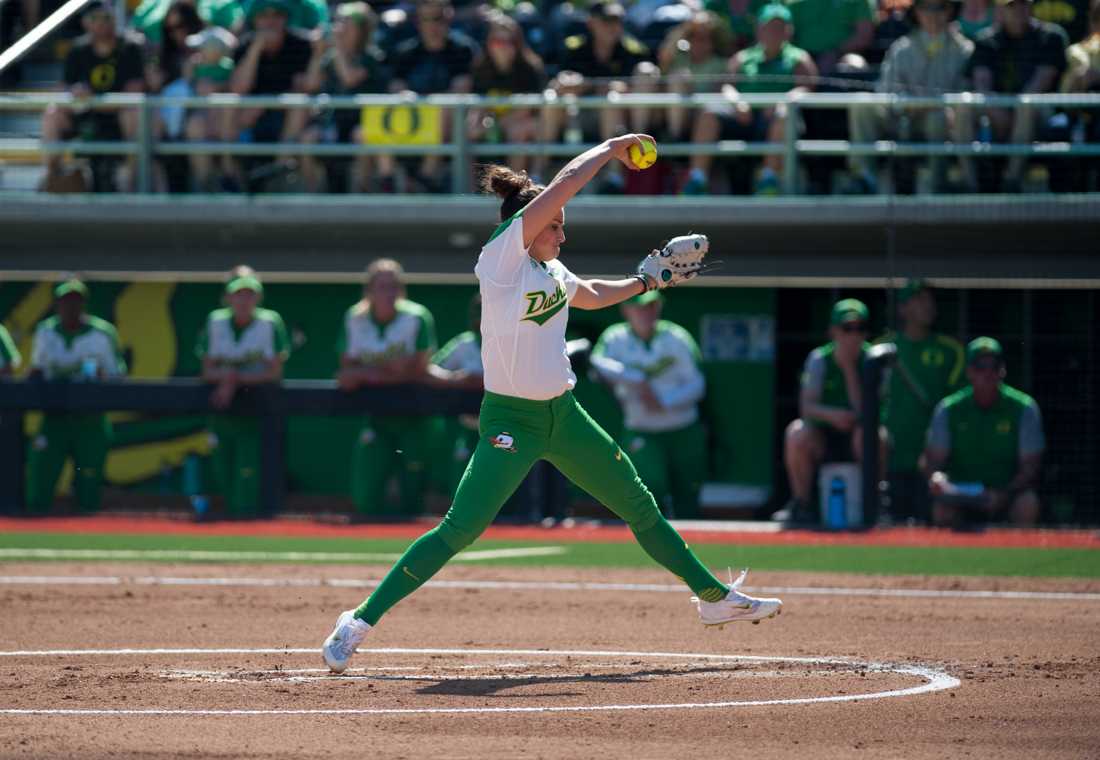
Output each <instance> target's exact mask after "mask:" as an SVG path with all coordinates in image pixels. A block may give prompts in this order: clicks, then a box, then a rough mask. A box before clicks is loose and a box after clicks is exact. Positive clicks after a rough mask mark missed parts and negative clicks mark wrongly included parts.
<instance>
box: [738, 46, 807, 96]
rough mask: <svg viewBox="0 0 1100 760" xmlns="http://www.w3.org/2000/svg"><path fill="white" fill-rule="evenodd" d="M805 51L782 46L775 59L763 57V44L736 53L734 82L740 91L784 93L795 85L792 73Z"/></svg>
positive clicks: (803, 56)
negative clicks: (735, 80)
mask: <svg viewBox="0 0 1100 760" xmlns="http://www.w3.org/2000/svg"><path fill="white" fill-rule="evenodd" d="M805 57H806V51H805V50H803V49H801V48H797V47H795V46H794V45H792V44H790V43H789V42H785V43H783V47H782V48H781V49H780V50H779V55H777V56H776V57H775V58H770V59H769V58H765V57H764V47H763V45H753V46H752V47H750V48H745V49H744V50H742V51H741V52H740V53H738V54H737V62H738V69H737V82H735V84H734V86H735V87H737V89H738V90H739V91H740V92H746V93H752V92H786V91H787V90H790V89H791V88H793V87H794V86H795V83H794V72H795V68H796V67H797V66H798V63H799V61H801V60H803V59H804V58H805Z"/></svg>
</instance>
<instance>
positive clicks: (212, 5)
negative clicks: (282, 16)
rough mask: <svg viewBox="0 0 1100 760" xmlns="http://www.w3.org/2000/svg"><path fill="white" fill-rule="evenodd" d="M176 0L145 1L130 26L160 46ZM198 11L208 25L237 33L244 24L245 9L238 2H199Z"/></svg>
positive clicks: (132, 18) (232, 0) (200, 0)
mask: <svg viewBox="0 0 1100 760" xmlns="http://www.w3.org/2000/svg"><path fill="white" fill-rule="evenodd" d="M174 2H175V0H145V2H143V3H142V4H141V5H139V6H138V7H137V10H135V11H134V15H133V16H132V17H131V19H130V26H131V27H132V28H133V29H136V30H137V31H139V32H141V33H142V34H144V35H145V39H146V40H147V41H148V42H149V43H151V44H153V45H158V44H160V41H161V37H162V34H161V27H162V26H163V24H164V17H165V16H166V15H168V9H169V8H171V7H172V3H174ZM196 10H197V11H198V13H199V18H201V19H202V20H203V21H205V22H206V23H207V24H211V25H213V26H220V27H222V28H223V29H229V30H230V31H236V30H237V29H239V28H240V26H241V25H242V24H243V23H244V8H243V7H242V4H241V3H240V2H238V0H198V5H197V7H196Z"/></svg>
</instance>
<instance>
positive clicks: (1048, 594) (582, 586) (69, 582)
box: [0, 547, 1100, 602]
mask: <svg viewBox="0 0 1100 760" xmlns="http://www.w3.org/2000/svg"><path fill="white" fill-rule="evenodd" d="M547 548H551V547H547ZM459 556H461V555H459ZM380 582H381V581H379V580H372V579H360V578H251V577H235V578H203V577H186V576H184V577H181V576H160V575H138V576H123V575H94V576H92V575H90V576H83V575H0V586H19V585H43V586H120V585H124V584H133V585H135V586H240V587H272V588H288V587H290V588H294V587H300V588H320V587H328V588H362V589H366V588H374V587H375V586H377V585H378V584H379V583H380ZM424 585H425V586H426V587H428V588H445V589H480V590H507V591H645V592H656V593H677V594H683V593H687V592H686V591H685V590H684V587H683V586H680V585H677V584H666V583H596V582H580V581H477V580H464V581H428V582H427V583H425V584H424ZM745 590H747V591H755V592H757V593H762V594H787V595H793V596H851V597H887V598H903V599H1015V600H1038V601H1073V602H1100V593H1096V592H1089V591H998V590H992V589H990V590H964V589H920V588H859V587H844V586H745Z"/></svg>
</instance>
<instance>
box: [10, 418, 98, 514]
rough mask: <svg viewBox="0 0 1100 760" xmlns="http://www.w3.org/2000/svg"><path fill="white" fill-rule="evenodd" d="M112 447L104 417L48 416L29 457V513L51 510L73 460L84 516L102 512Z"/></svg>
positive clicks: (74, 480)
mask: <svg viewBox="0 0 1100 760" xmlns="http://www.w3.org/2000/svg"><path fill="white" fill-rule="evenodd" d="M110 446H111V423H110V422H108V421H107V415H105V414H65V413H62V414H46V415H43V417H42V426H41V427H40V428H39V429H38V434H37V435H35V436H34V437H33V438H32V439H31V443H30V451H29V452H28V456H27V511H28V512H30V513H32V514H39V513H42V512H45V511H46V510H47V509H49V507H50V505H51V504H52V503H53V497H54V492H55V491H56V490H57V479H58V478H59V477H61V470H62V469H63V468H64V466H65V460H66V459H68V458H69V457H72V459H73V490H74V491H75V493H76V503H77V506H78V507H79V508H80V510H81V511H82V512H92V511H94V510H96V509H99V501H100V490H101V486H102V484H103V466H104V464H106V462H107V450H108V449H109V448H110Z"/></svg>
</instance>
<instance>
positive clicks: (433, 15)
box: [390, 0, 479, 192]
mask: <svg viewBox="0 0 1100 760" xmlns="http://www.w3.org/2000/svg"><path fill="white" fill-rule="evenodd" d="M453 21H454V8H453V7H452V6H451V3H450V2H449V0H417V3H416V32H417V34H416V37H414V38H413V39H411V40H406V41H405V42H403V43H401V44H400V45H398V47H397V49H396V50H394V51H393V55H392V56H390V62H391V66H392V68H393V81H392V82H391V84H390V90H391V91H393V92H413V93H416V94H418V95H432V94H436V93H447V92H452V93H468V92H470V91H471V90H472V88H473V77H472V76H471V73H470V70H471V67H472V66H473V63H474V59H475V58H477V56H478V53H479V49H478V46H477V43H476V42H474V41H473V40H472V39H470V38H469V37H467V36H466V35H465V34H463V33H461V32H459V31H458V30H456V29H453V28H452V23H453ZM445 116H446V114H444V115H443V116H442V117H441V118H443V125H442V127H443V129H442V132H443V139H444V140H448V139H449V136H450V124H451V121H450V119H447V118H445ZM440 166H441V159H440V157H439V156H425V157H424V159H423V160H422V161H421V162H420V169H419V171H418V172H417V174H416V176H414V178H413V179H414V181H415V182H416V183H417V184H419V185H420V186H421V189H423V190H425V191H427V192H442V191H443V190H444V188H445V184H444V183H443V182H442V179H441V177H440V176H439V174H440ZM457 170H458V169H457V168H454V171H457Z"/></svg>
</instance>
